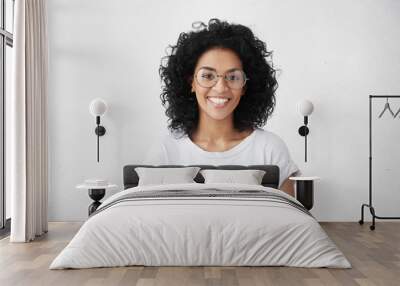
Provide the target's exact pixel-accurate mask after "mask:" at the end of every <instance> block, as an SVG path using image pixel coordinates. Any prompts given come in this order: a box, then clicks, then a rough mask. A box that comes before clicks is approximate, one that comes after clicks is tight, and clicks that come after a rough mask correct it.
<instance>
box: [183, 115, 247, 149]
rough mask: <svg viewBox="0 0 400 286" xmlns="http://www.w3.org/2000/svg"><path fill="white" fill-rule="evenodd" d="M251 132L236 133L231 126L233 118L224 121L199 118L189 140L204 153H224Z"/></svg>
mask: <svg viewBox="0 0 400 286" xmlns="http://www.w3.org/2000/svg"><path fill="white" fill-rule="evenodd" d="M252 131H253V130H246V131H242V132H241V131H238V130H236V129H235V128H234V126H233V117H232V118H226V119H224V120H214V119H207V118H202V117H200V118H199V123H198V125H197V129H196V130H195V131H194V132H193V133H192V135H191V136H190V137H191V140H192V141H193V142H194V143H195V144H197V145H198V146H200V147H201V148H202V149H203V150H206V151H225V150H229V149H230V148H232V147H234V146H235V145H237V144H239V143H240V142H241V141H242V140H243V139H244V138H246V137H247V136H249V135H250V134H251V132H252Z"/></svg>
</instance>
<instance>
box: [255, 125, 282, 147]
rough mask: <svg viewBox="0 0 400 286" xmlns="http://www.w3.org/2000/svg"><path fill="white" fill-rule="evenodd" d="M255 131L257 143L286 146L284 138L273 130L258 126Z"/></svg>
mask: <svg viewBox="0 0 400 286" xmlns="http://www.w3.org/2000/svg"><path fill="white" fill-rule="evenodd" d="M254 132H256V134H255V135H256V136H255V139H256V141H257V143H260V144H265V145H274V146H282V145H284V146H286V144H285V142H284V141H283V140H282V138H281V137H280V136H279V135H277V134H276V133H274V132H272V131H269V130H265V129H262V128H257V129H255V130H254Z"/></svg>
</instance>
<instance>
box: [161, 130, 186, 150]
mask: <svg viewBox="0 0 400 286" xmlns="http://www.w3.org/2000/svg"><path fill="white" fill-rule="evenodd" d="M187 138H188V136H187V135H185V134H183V133H172V132H168V133H165V134H163V135H162V136H161V139H160V141H161V144H162V145H163V146H164V147H166V148H174V147H177V146H179V145H182V144H185V143H186V141H187Z"/></svg>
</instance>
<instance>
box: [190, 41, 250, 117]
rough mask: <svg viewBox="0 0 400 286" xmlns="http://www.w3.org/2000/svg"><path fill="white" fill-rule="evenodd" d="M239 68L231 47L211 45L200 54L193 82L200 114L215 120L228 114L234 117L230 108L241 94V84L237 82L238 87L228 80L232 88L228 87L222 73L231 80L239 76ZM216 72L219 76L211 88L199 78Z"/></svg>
mask: <svg viewBox="0 0 400 286" xmlns="http://www.w3.org/2000/svg"><path fill="white" fill-rule="evenodd" d="M241 71H242V62H241V61H240V59H239V57H238V56H237V55H236V54H235V53H234V52H233V51H231V50H228V49H223V48H214V49H211V50H208V51H206V52H205V53H204V54H202V55H201V56H200V58H199V60H198V62H197V65H196V68H195V72H194V76H193V81H192V92H195V93H196V99H197V102H198V105H199V113H200V114H199V115H200V116H207V117H210V118H212V119H215V120H223V119H228V118H229V117H231V118H232V119H233V111H234V110H235V108H236V107H237V106H238V104H239V101H240V98H241V96H242V95H243V94H244V87H240V85H239V88H238V86H235V84H234V83H233V82H231V83H230V85H231V86H234V87H235V88H230V87H229V86H228V83H227V81H226V80H225V78H224V75H228V78H229V79H233V80H232V81H234V80H235V79H237V78H238V77H240V76H241V75H242V74H241ZM216 74H217V75H219V76H220V77H217V78H215V79H216V80H217V82H216V84H215V85H214V86H212V87H205V86H207V84H204V82H202V80H204V81H207V80H209V79H210V78H213V77H214V76H215V75H216ZM196 78H197V79H196ZM199 82H200V83H202V84H200V83H199ZM209 85H210V84H209Z"/></svg>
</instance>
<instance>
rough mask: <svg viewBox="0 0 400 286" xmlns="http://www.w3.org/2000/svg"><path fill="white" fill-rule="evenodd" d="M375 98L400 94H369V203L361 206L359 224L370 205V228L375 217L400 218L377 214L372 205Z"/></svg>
mask: <svg viewBox="0 0 400 286" xmlns="http://www.w3.org/2000/svg"><path fill="white" fill-rule="evenodd" d="M374 98H386V99H388V98H400V95H370V96H369V204H362V206H361V219H360V220H359V221H358V223H359V224H363V223H364V207H368V208H369V211H370V212H371V215H372V225H370V227H369V228H370V229H371V230H374V229H375V219H376V218H377V219H400V217H387V216H386V217H385V216H378V215H376V214H375V208H374V207H373V205H372V100H373V99H374Z"/></svg>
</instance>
